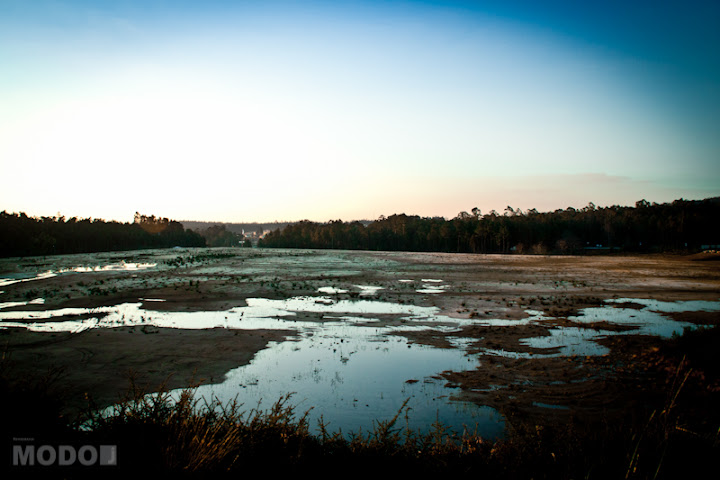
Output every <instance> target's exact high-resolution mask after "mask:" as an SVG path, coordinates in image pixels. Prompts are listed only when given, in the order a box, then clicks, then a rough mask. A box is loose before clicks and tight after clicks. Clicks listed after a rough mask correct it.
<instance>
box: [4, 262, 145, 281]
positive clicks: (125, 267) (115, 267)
mask: <svg viewBox="0 0 720 480" xmlns="http://www.w3.org/2000/svg"><path fill="white" fill-rule="evenodd" d="M155 266H157V264H156V263H129V262H128V263H126V262H123V261H121V262H119V263H111V264H108V265H93V266H78V267H72V268H61V269H60V270H57V271H52V270H48V271H47V272H43V273H11V274H6V275H5V276H4V277H2V278H0V287H5V286H7V285H12V284H14V283H21V282H30V281H33V280H43V279H45V278H51V277H55V276H57V275H59V274H63V273H72V272H78V273H84V272H111V271H137V270H146V269H148V268H152V267H155Z"/></svg>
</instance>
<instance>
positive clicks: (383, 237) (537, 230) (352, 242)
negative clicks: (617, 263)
mask: <svg viewBox="0 0 720 480" xmlns="http://www.w3.org/2000/svg"><path fill="white" fill-rule="evenodd" d="M719 219H720V197H716V198H710V199H706V200H696V201H689V200H682V199H681V200H676V201H674V202H672V203H664V204H657V203H652V204H651V203H649V202H647V201H645V200H641V201H639V202H637V203H636V204H635V207H621V206H612V207H604V208H598V207H596V206H595V205H593V204H592V203H590V204H589V205H587V206H586V207H585V208H582V209H579V210H578V209H575V208H572V207H569V208H567V209H565V210H556V211H554V212H546V213H541V212H538V211H537V210H535V209H532V210H528V211H525V212H523V211H521V210H520V209H517V210H515V209H513V208H512V207H510V206H508V207H507V208H506V209H505V211H504V212H503V213H502V214H500V213H498V212H496V211H494V210H493V211H491V212H490V213H487V214H485V215H483V214H481V212H480V211H479V210H478V209H477V208H474V209H473V210H472V213H467V212H461V213H460V214H458V216H457V217H455V218H453V219H450V220H447V219H445V218H442V217H439V218H438V217H434V218H427V217H425V218H423V217H419V216H408V215H404V214H401V215H392V216H390V217H387V218H385V217H380V218H379V219H378V220H376V221H374V222H372V223H370V224H368V225H365V224H363V223H361V222H347V223H344V222H342V221H340V220H337V221H331V222H329V223H315V222H310V221H302V222H299V223H296V224H294V225H289V226H288V227H286V228H284V229H282V230H275V231H273V232H271V233H269V234H268V235H266V236H265V238H263V239H262V240H261V242H260V244H259V246H261V247H275V248H282V247H289V248H331V249H332V248H334V249H348V250H357V249H360V250H394V251H417V252H428V251H432V252H465V253H537V254H545V253H562V254H582V253H592V252H603V251H606V252H607V251H618V250H621V251H625V252H672V251H677V252H681V251H683V252H687V251H696V250H698V249H700V248H701V247H702V246H703V245H715V244H720V222H718V220H719Z"/></svg>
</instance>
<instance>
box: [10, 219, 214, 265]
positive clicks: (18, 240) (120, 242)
mask: <svg viewBox="0 0 720 480" xmlns="http://www.w3.org/2000/svg"><path fill="white" fill-rule="evenodd" d="M205 245H206V242H205V238H204V237H203V236H202V235H200V234H199V233H197V232H194V231H192V230H185V229H184V228H183V226H182V224H180V223H179V222H176V221H173V220H169V219H167V218H160V217H155V216H154V215H150V216H148V215H141V214H139V213H136V214H135V219H134V221H133V223H121V222H116V221H105V220H102V219H90V218H84V219H78V218H76V217H72V218H68V219H66V218H65V217H62V216H60V217H29V216H27V215H26V214H25V213H7V212H5V211H3V212H0V256H2V257H19V256H33V255H55V254H66V253H92V252H105V251H113V250H135V249H143V248H167V247H174V246H181V247H204V246H205Z"/></svg>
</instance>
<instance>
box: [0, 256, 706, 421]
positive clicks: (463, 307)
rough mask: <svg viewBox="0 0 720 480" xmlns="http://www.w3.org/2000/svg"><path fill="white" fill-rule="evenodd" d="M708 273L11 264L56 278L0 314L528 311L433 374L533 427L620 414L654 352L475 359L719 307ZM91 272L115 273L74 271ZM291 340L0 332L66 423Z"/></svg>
mask: <svg viewBox="0 0 720 480" xmlns="http://www.w3.org/2000/svg"><path fill="white" fill-rule="evenodd" d="M713 259H714V257H710V256H708V255H695V256H588V257H570V256H567V257H561V256H520V255H464V254H442V253H396V252H349V251H306V250H262V249H173V250H161V251H135V252H113V253H102V254H88V255H66V256H56V257H52V256H48V257H33V258H14V259H1V260H0V277H4V278H10V277H13V278H17V279H23V278H27V277H30V276H32V275H35V274H42V273H44V272H48V271H50V272H54V273H57V275H55V276H49V275H48V276H47V278H42V279H36V280H30V281H23V282H17V283H10V284H8V283H7V282H6V284H5V285H2V286H0V291H2V292H3V293H1V294H0V303H9V302H24V301H29V300H33V299H36V298H43V299H44V301H45V303H44V308H46V309H57V308H68V307H97V306H111V305H117V304H119V303H123V302H138V301H141V302H144V303H143V307H144V308H145V309H147V310H158V311H208V310H218V311H219V310H227V309H229V308H232V307H236V306H245V305H246V299H247V298H270V299H285V298H290V297H295V296H303V295H318V288H321V287H327V286H332V287H336V288H341V289H346V290H348V292H347V293H341V294H338V295H337V298H339V299H354V298H358V295H359V294H358V291H357V288H354V287H355V286H357V285H366V286H377V287H382V290H379V291H378V292H377V293H376V294H375V296H374V297H373V298H374V299H377V300H381V301H386V302H393V303H402V304H412V305H418V306H436V307H438V308H439V309H440V312H439V313H440V314H441V315H447V316H450V317H454V318H458V319H491V318H492V319H521V318H526V317H528V313H527V312H526V310H529V309H530V310H537V311H542V312H544V313H545V314H546V315H547V316H548V317H552V318H549V319H548V320H547V321H545V322H541V323H540V324H533V325H521V326H502V327H496V326H466V327H463V331H462V334H461V335H462V336H463V337H466V338H472V339H475V341H474V342H473V343H472V344H470V345H469V347H468V348H469V352H471V353H480V354H481V355H482V357H481V363H482V365H481V367H480V368H478V369H476V370H473V371H469V372H444V373H443V374H442V376H443V377H444V378H445V379H447V380H448V381H449V382H451V383H453V384H456V385H458V386H460V387H462V391H463V396H464V397H465V398H467V399H471V400H472V401H474V402H477V403H478V404H480V405H489V406H492V407H495V408H497V409H498V410H500V411H502V412H504V413H506V414H517V415H522V416H524V417H525V418H531V419H537V420H538V421H541V420H542V419H546V418H549V417H553V418H560V419H562V418H563V416H567V415H570V414H582V415H589V416H592V415H598V414H602V415H605V414H607V413H608V412H611V411H613V410H622V409H625V408H627V407H628V401H629V400H628V399H629V398H631V397H629V394H628V391H627V383H624V382H617V381H616V379H617V372H619V371H622V367H623V365H627V363H628V362H632V358H633V355H640V354H641V353H642V351H643V350H644V349H652V348H656V347H657V344H658V342H661V340H658V339H656V338H651V337H640V336H632V335H627V336H623V337H613V338H612V340H608V341H607V342H605V343H606V345H607V346H609V347H610V353H609V354H608V355H605V356H602V357H598V358H591V357H587V358H586V357H554V358H506V357H498V356H493V355H487V354H483V349H485V348H490V349H493V350H504V351H513V352H526V353H533V352H534V351H535V350H537V349H532V348H531V347H528V346H525V345H523V344H521V343H520V340H521V339H523V338H527V337H537V336H542V335H547V334H548V333H547V332H548V329H549V328H550V327H553V326H556V325H574V326H579V325H576V324H574V322H572V320H571V319H568V317H572V316H573V315H576V314H578V312H579V311H580V310H581V309H583V308H586V307H592V306H599V305H602V304H603V302H604V301H605V300H608V299H612V298H646V299H657V300H663V301H679V300H710V301H718V300H720V262H717V261H712V260H713ZM704 260H711V261H704ZM134 264H138V265H137V266H134ZM143 264H149V265H152V266H148V265H143ZM102 265H120V266H121V268H117V269H111V270H99V271H81V269H78V268H77V267H94V266H102ZM123 266H124V267H123ZM127 266H130V268H125V267H127ZM63 269H65V270H67V271H63ZM73 269H75V270H73ZM59 272H61V273H59ZM401 280H405V281H404V282H401ZM407 280H412V281H407ZM423 280H442V281H441V282H423ZM433 284H436V285H437V286H439V287H441V288H440V292H439V293H426V292H419V291H418V290H424V289H423V288H418V287H419V286H420V285H424V286H433ZM155 299H162V300H165V301H164V302H157V301H153V300H155ZM37 308H38V305H37V304H34V305H25V306H23V305H13V306H6V307H5V308H4V309H3V311H12V310H24V309H26V310H37ZM669 315H670V316H671V317H673V318H675V319H677V320H681V321H684V322H690V323H695V324H698V325H717V324H718V322H720V318H719V317H720V314H718V313H717V312H714V313H708V312H681V313H675V314H669ZM318 320H319V319H318ZM388 321H392V320H388ZM582 327H583V328H600V327H602V328H603V329H612V328H617V329H622V328H627V327H620V326H610V325H591V324H584V325H582ZM396 334H399V335H403V336H406V337H407V338H409V339H410V340H412V341H413V342H419V343H424V344H429V345H434V346H437V347H441V348H455V347H453V345H452V344H451V343H450V342H449V341H448V338H447V336H448V335H449V334H448V333H442V332H438V331H420V332H417V331H413V332H410V331H408V332H398V333H396ZM292 335H293V332H290V331H270V330H262V331H259V330H258V331H247V330H242V331H237V330H226V329H217V328H215V329H208V330H176V329H162V328H154V327H153V328H149V329H148V328H144V327H119V328H113V329H91V330H86V331H84V332H81V333H76V334H73V333H66V332H56V333H38V332H29V331H27V330H25V329H24V328H7V329H2V330H0V344H1V345H2V348H3V350H4V356H5V359H6V361H5V362H4V365H5V366H6V368H9V369H8V370H7V372H10V378H12V379H22V378H33V377H38V376H42V375H46V374H48V372H57V371H60V372H61V375H62V377H61V378H63V381H62V385H63V390H64V393H65V394H66V395H67V398H68V405H69V406H71V407H72V408H73V409H76V410H77V409H80V408H81V407H82V406H83V405H84V404H86V403H87V399H86V397H87V396H88V395H89V396H90V397H92V399H93V400H94V401H95V402H96V403H97V404H98V405H109V404H111V403H113V402H115V401H116V400H117V399H118V398H119V397H118V396H119V395H120V394H121V393H122V392H124V391H125V389H127V387H128V386H129V378H130V377H131V376H134V377H135V378H137V379H138V381H139V382H140V383H141V384H144V385H147V386H148V388H150V389H151V390H152V389H153V388H154V386H159V385H160V384H161V383H163V382H166V385H167V386H168V387H169V388H177V387H183V386H189V385H192V384H194V383H197V382H201V381H202V382H206V383H207V382H209V383H213V382H216V381H218V382H219V381H221V379H222V377H223V375H224V374H225V373H226V372H227V371H228V370H230V369H232V368H235V367H237V366H239V365H243V364H245V363H247V362H249V360H250V359H251V358H252V356H253V355H254V354H255V353H256V352H257V351H259V350H260V349H262V348H264V347H265V346H266V345H267V344H268V342H270V341H283V340H285V339H288V338H289V337H291V336H292ZM452 335H454V336H458V333H453V334H452ZM8 359H9V362H8V361H7V360H8Z"/></svg>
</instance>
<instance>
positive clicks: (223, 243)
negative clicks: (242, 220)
mask: <svg viewBox="0 0 720 480" xmlns="http://www.w3.org/2000/svg"><path fill="white" fill-rule="evenodd" d="M198 233H199V234H200V235H202V236H203V237H205V242H206V243H207V246H208V247H237V246H239V245H240V244H241V243H242V241H243V240H244V239H245V236H244V235H242V234H241V233H237V232H231V231H229V230H227V229H226V228H225V225H222V224H221V225H213V226H211V227H208V228H206V229H204V230H199V231H198Z"/></svg>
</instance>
